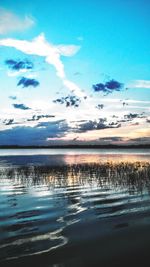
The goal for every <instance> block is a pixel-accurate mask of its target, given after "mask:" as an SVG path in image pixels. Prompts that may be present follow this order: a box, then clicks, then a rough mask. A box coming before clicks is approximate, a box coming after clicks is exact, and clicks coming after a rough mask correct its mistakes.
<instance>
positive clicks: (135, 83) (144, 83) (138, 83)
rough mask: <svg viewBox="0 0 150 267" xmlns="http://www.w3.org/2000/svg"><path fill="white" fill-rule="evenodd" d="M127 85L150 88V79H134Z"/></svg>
mask: <svg viewBox="0 0 150 267" xmlns="http://www.w3.org/2000/svg"><path fill="white" fill-rule="evenodd" d="M128 87H132V88H145V89H150V81H148V80H136V81H133V82H131V83H130V84H129V86H128Z"/></svg>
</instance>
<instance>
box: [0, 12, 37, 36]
mask: <svg viewBox="0 0 150 267" xmlns="http://www.w3.org/2000/svg"><path fill="white" fill-rule="evenodd" d="M34 24H35V21H34V20H33V18H31V17H29V16H25V17H24V18H20V17H19V16H17V15H16V14H14V13H13V12H11V11H8V10H6V9H4V8H0V34H7V33H9V32H15V31H16V32H17V31H24V30H26V29H28V28H30V27H32V26H33V25H34Z"/></svg>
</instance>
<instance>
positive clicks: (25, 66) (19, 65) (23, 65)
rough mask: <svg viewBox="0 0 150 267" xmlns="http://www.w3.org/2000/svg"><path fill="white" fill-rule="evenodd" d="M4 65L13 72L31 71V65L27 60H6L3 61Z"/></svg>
mask: <svg viewBox="0 0 150 267" xmlns="http://www.w3.org/2000/svg"><path fill="white" fill-rule="evenodd" d="M5 64H6V65H7V66H8V67H9V68H10V69H11V70H13V71H19V70H31V69H33V63H32V62H31V61H29V60H27V59H25V60H13V59H7V60H5Z"/></svg>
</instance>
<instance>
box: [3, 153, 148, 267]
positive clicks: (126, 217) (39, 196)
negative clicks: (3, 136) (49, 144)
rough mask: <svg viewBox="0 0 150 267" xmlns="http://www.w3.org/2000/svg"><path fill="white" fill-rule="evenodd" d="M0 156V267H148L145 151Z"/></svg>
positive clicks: (9, 154)
mask: <svg viewBox="0 0 150 267" xmlns="http://www.w3.org/2000/svg"><path fill="white" fill-rule="evenodd" d="M0 153H1V154H0V266H31V265H32V266H37V267H38V266H44V267H74V266H77V267H83V266H84V267H85V266H87V267H93V266H97V267H98V266H102V267H105V266H134V265H135V266H149V264H148V265H146V262H147V259H148V258H149V248H150V151H149V150H130V151H128V150H126V151H125V150H124V151H122V150H118V151H117V153H116V150H109V151H108V150H103V151H100V150H95V151H94V150H91V151H90V150H87V151H86V150H84V151H80V152H79V150H75V151H74V150H66V151H64V150H63V151H60V150H59V151H58V150H55V151H54V150H52V151H49V150H42V151H40V150H38V151H37V150H36V151H34V150H32V151H31V150H10V151H9V150H2V151H0Z"/></svg>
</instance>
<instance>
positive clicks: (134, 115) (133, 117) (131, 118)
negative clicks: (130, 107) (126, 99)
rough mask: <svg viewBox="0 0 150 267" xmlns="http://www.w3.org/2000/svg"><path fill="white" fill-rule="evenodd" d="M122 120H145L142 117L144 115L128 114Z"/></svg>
mask: <svg viewBox="0 0 150 267" xmlns="http://www.w3.org/2000/svg"><path fill="white" fill-rule="evenodd" d="M124 118H125V119H129V120H133V119H136V118H145V115H144V113H141V114H138V113H129V114H126V115H124Z"/></svg>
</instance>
